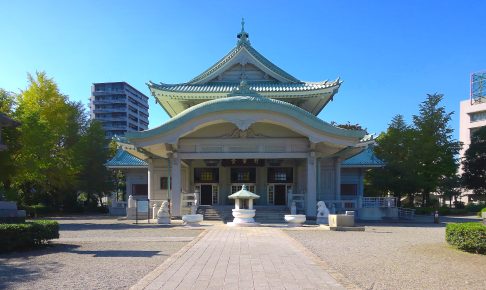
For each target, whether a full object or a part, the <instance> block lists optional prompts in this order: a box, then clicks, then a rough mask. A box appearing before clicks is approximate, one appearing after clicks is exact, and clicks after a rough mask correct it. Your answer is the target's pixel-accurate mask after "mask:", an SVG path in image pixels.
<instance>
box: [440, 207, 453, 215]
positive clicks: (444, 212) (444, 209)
mask: <svg viewBox="0 0 486 290" xmlns="http://www.w3.org/2000/svg"><path fill="white" fill-rule="evenodd" d="M449 214H451V209H450V208H448V207H446V206H443V207H441V208H439V215H449Z"/></svg>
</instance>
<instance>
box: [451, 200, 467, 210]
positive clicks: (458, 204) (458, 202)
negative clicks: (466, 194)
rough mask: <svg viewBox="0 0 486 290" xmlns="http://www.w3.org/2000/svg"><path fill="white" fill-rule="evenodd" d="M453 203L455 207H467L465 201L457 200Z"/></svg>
mask: <svg viewBox="0 0 486 290" xmlns="http://www.w3.org/2000/svg"><path fill="white" fill-rule="evenodd" d="M453 204H454V208H465V205H464V202H463V201H459V200H457V201H454V202H453Z"/></svg>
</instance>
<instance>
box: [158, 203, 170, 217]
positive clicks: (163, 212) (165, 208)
mask: <svg viewBox="0 0 486 290" xmlns="http://www.w3.org/2000/svg"><path fill="white" fill-rule="evenodd" d="M168 215H169V202H168V201H163V202H162V205H161V206H160V208H159V211H158V212H157V217H162V216H168Z"/></svg>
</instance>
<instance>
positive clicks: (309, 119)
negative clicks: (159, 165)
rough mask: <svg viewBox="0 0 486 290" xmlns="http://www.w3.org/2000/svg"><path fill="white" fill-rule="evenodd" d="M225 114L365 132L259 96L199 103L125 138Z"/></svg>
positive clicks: (334, 131) (343, 131)
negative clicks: (273, 116)
mask: <svg viewBox="0 0 486 290" xmlns="http://www.w3.org/2000/svg"><path fill="white" fill-rule="evenodd" d="M225 110H237V111H240V112H241V111H260V110H264V111H272V112H277V113H282V114H286V115H289V116H291V117H293V118H295V119H297V120H300V121H301V122H303V123H305V124H307V125H309V126H311V127H313V128H315V129H317V130H319V131H326V132H327V133H330V134H333V135H337V136H345V137H350V138H359V139H361V138H363V137H364V136H365V134H366V132H365V131H359V130H346V129H342V128H338V127H335V126H333V125H331V124H329V123H327V122H325V121H323V120H321V119H319V118H318V117H316V116H314V115H312V114H311V113H309V112H307V111H305V110H303V109H301V108H299V107H297V106H295V105H292V104H289V103H287V102H284V101H279V100H274V99H270V98H266V97H262V96H257V97H255V96H234V97H227V98H223V99H216V100H212V101H207V102H204V103H200V104H198V105H195V106H193V107H190V108H189V109H186V110H185V111H183V112H181V113H180V114H178V115H176V116H175V117H173V118H172V119H170V120H169V121H167V122H166V123H164V124H162V125H161V126H159V127H156V128H153V129H150V130H146V131H140V132H128V133H127V134H126V135H125V136H126V137H127V139H129V140H130V139H139V138H147V137H152V136H155V135H158V134H162V133H164V132H167V131H169V130H172V129H174V128H176V127H178V126H180V125H181V124H183V123H185V122H188V121H190V120H191V119H193V118H196V117H198V116H201V115H203V114H208V113H215V112H220V111H225Z"/></svg>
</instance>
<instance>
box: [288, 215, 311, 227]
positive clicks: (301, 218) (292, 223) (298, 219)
mask: <svg viewBox="0 0 486 290" xmlns="http://www.w3.org/2000/svg"><path fill="white" fill-rule="evenodd" d="M284 219H285V221H286V222H287V223H288V226H289V227H301V226H302V225H303V224H304V223H305V220H306V217H305V215H304V214H286V215H285V216H284Z"/></svg>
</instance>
